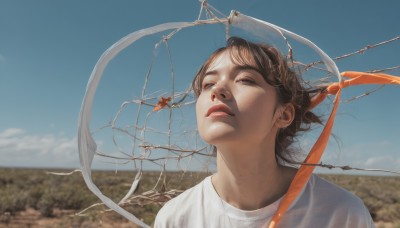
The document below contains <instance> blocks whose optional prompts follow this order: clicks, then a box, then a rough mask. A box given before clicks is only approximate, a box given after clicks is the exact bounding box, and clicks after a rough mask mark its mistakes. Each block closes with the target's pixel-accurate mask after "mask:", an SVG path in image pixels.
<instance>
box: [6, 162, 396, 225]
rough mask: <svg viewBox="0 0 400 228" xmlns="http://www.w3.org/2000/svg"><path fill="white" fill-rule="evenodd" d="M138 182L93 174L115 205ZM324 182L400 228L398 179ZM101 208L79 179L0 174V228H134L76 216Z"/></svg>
mask: <svg viewBox="0 0 400 228" xmlns="http://www.w3.org/2000/svg"><path fill="white" fill-rule="evenodd" d="M52 171H54V170H52ZM205 175H207V174H204V173H186V174H184V175H183V174H182V173H180V172H179V173H169V174H168V177H169V178H168V179H167V186H168V187H169V188H175V189H186V188H188V187H190V186H192V185H193V184H195V183H198V182H199V181H200V180H202V179H203V178H204V176H205ZM134 176H135V174H134V173H133V172H118V174H115V173H114V172H106V171H94V173H93V179H94V181H95V183H96V184H97V185H98V186H99V188H100V189H101V190H102V191H103V193H104V194H106V195H108V196H109V197H110V198H112V199H113V200H115V201H119V200H120V199H121V198H122V197H123V196H124V194H125V193H126V192H127V191H128V190H129V188H130V183H131V181H132V180H133V178H134ZM157 176H158V173H155V172H154V173H152V172H148V173H146V174H144V177H143V178H142V182H141V184H140V186H139V189H138V192H142V191H147V190H149V189H151V187H152V186H154V183H155V181H156V179H157ZM321 176H322V177H323V178H325V179H328V180H330V181H332V182H335V183H337V184H338V185H340V186H342V187H344V188H346V189H348V190H350V191H351V192H353V193H354V194H356V195H358V196H359V197H360V198H361V199H362V200H363V201H364V203H365V204H366V205H367V207H368V209H369V211H370V213H371V215H372V217H373V219H374V221H376V222H380V224H392V226H391V227H400V178H399V177H377V176H348V175H321ZM98 202H99V200H98V199H97V198H96V197H95V196H94V195H93V194H92V193H91V192H90V191H89V190H88V189H87V187H86V185H85V183H84V181H83V178H82V177H81V175H80V173H75V174H73V175H70V176H56V175H49V174H46V172H45V171H44V170H38V169H9V168H2V169H0V227H116V226H118V227H132V224H131V223H129V222H127V221H126V220H125V219H124V218H122V217H121V216H119V215H118V214H116V213H114V212H106V211H105V210H106V208H105V207H103V206H98V207H95V208H92V209H90V210H88V213H87V214H86V216H74V214H75V213H76V212H79V211H81V210H83V209H85V208H87V207H89V206H90V205H92V204H95V203H98ZM160 207H161V205H159V204H156V203H151V204H143V205H135V206H128V207H127V209H128V210H129V211H131V212H132V213H134V214H135V215H137V216H138V217H140V218H142V219H143V220H144V221H145V222H146V223H148V224H151V223H152V222H153V221H154V218H155V215H156V213H157V211H158V210H159V209H160ZM378 227H384V226H383V225H378Z"/></svg>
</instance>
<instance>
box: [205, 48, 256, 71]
mask: <svg viewBox="0 0 400 228" xmlns="http://www.w3.org/2000/svg"><path fill="white" fill-rule="evenodd" d="M211 58H212V59H211V61H210V64H209V65H208V66H207V69H206V72H207V71H212V70H215V69H218V68H219V67H220V66H222V65H224V64H229V63H232V64H233V65H237V66H251V67H254V68H258V67H257V63H256V61H255V59H254V56H253V55H252V54H250V52H249V50H247V49H244V48H242V49H239V48H236V47H231V48H228V49H225V50H224V51H222V52H220V53H218V54H216V55H214V56H212V57H211Z"/></svg>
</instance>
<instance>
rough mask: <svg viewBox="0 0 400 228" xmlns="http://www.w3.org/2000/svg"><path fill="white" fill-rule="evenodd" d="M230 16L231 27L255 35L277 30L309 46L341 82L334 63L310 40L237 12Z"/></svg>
mask: <svg viewBox="0 0 400 228" xmlns="http://www.w3.org/2000/svg"><path fill="white" fill-rule="evenodd" d="M231 15H234V16H231V20H230V22H231V25H232V26H235V27H238V28H241V29H243V30H246V31H248V32H251V33H253V34H257V30H258V31H260V30H269V31H271V32H274V33H276V30H278V31H280V32H281V33H282V34H283V35H284V36H287V37H291V38H293V39H295V40H297V41H299V42H301V43H303V44H305V45H307V46H309V47H310V48H311V49H313V50H314V51H315V52H316V53H317V54H318V55H319V56H320V57H321V59H322V61H323V62H324V63H325V65H326V67H327V70H328V71H330V72H331V73H332V74H334V75H335V76H336V77H337V78H338V80H339V81H342V80H343V79H342V76H341V75H340V73H339V69H338V68H337V66H336V64H335V62H334V61H333V60H332V59H331V58H330V57H329V56H328V55H327V54H326V53H325V52H324V51H322V50H321V49H320V48H319V47H318V46H317V45H315V44H314V43H313V42H311V41H310V40H308V39H306V38H304V37H302V36H299V35H297V34H296V33H293V32H291V31H288V30H286V29H284V28H281V27H279V26H276V25H274V24H271V23H268V22H265V21H262V20H259V19H256V18H253V17H249V16H246V15H244V14H241V13H239V12H237V11H232V12H231ZM252 28H255V29H252Z"/></svg>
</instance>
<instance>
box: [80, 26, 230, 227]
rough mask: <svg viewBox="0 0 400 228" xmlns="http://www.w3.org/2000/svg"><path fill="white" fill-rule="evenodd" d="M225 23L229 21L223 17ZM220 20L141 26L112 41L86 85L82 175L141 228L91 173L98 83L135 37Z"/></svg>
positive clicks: (113, 205) (94, 144) (81, 132)
mask: <svg viewBox="0 0 400 228" xmlns="http://www.w3.org/2000/svg"><path fill="white" fill-rule="evenodd" d="M223 21H224V22H226V21H227V20H226V19H225V20H223ZM216 23H221V22H220V21H216V20H206V21H196V22H175V23H166V24H161V25H157V26H154V27H150V28H147V29H142V30H139V31H136V32H133V33H131V34H129V35H127V36H125V37H124V38H122V39H120V40H119V41H118V42H116V43H115V44H113V45H112V46H111V47H110V48H108V49H107V50H106V51H105V52H104V53H103V54H102V56H101V57H100V59H99V60H98V61H97V63H96V65H95V67H94V69H93V71H92V74H91V76H90V79H89V82H88V85H87V87H86V93H85V97H84V99H83V102H82V106H81V112H80V119H79V127H78V150H79V159H80V165H81V170H82V175H83V178H84V180H85V183H86V185H87V186H88V188H89V189H90V190H91V191H92V192H93V193H94V194H95V195H96V196H97V197H99V199H100V200H101V201H102V202H103V203H104V204H105V205H106V206H108V207H109V208H110V209H112V210H114V211H116V212H118V213H119V214H121V215H122V216H124V217H125V218H127V219H129V220H130V221H132V222H134V223H135V224H137V225H139V226H142V227H149V226H148V225H146V224H145V223H143V222H142V221H140V220H139V219H138V218H137V217H135V216H134V215H133V214H131V213H129V212H128V211H126V210H125V209H123V208H122V207H120V206H119V205H118V204H116V203H115V202H114V201H112V200H111V199H110V198H108V197H107V196H105V195H103V193H102V192H101V191H100V190H99V189H98V187H97V186H96V185H95V184H94V183H93V180H92V175H91V166H92V161H93V158H94V155H95V153H96V149H97V145H96V143H95V141H94V139H93V137H92V135H91V132H90V128H89V125H90V120H91V117H92V107H93V99H94V95H95V93H96V89H97V86H98V84H99V82H100V79H101V76H102V74H103V72H104V70H105V68H106V66H107V64H108V63H109V62H110V60H111V59H113V58H114V57H115V56H116V55H117V54H118V53H119V52H121V51H122V50H124V49H125V48H126V47H128V46H129V45H131V44H132V43H134V42H135V41H136V40H138V39H140V38H142V37H144V36H148V35H151V34H155V33H159V32H163V31H166V30H171V29H181V28H186V27H192V26H196V25H201V24H216Z"/></svg>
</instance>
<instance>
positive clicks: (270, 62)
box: [192, 37, 322, 164]
mask: <svg viewBox="0 0 400 228" xmlns="http://www.w3.org/2000/svg"><path fill="white" fill-rule="evenodd" d="M227 50H229V51H230V57H231V59H232V62H233V63H235V64H238V65H240V66H253V65H254V64H255V65H256V66H255V67H256V68H257V70H258V72H259V73H260V74H261V75H262V76H263V77H264V79H265V81H266V82H267V83H268V84H270V85H272V86H274V87H275V88H276V91H277V97H278V102H279V103H280V104H288V103H290V104H292V105H293V106H294V109H295V117H294V120H293V121H292V123H291V124H290V125H289V126H288V127H286V128H282V129H280V130H279V131H278V133H277V136H276V141H275V157H276V159H277V161H278V162H282V161H283V162H286V163H290V164H298V163H299V162H298V161H296V160H295V159H294V157H295V156H294V154H293V151H291V150H290V149H289V146H290V145H291V144H292V143H293V142H294V138H295V137H296V136H297V134H298V133H299V132H302V131H307V130H309V129H310V127H311V124H313V123H319V124H321V123H322V122H321V119H320V117H318V116H317V115H315V114H314V113H313V112H311V111H309V110H308V107H309V106H310V103H311V96H310V93H312V92H313V91H314V92H315V90H311V89H306V88H304V86H303V85H304V83H303V80H302V79H301V77H300V76H299V75H297V74H296V73H295V72H294V71H293V70H291V69H290V67H289V66H288V63H287V61H288V60H287V59H286V58H285V57H283V56H282V55H281V53H280V52H279V51H278V50H277V49H276V48H274V47H272V46H269V45H267V44H258V43H253V42H250V41H247V40H245V39H242V38H238V37H231V38H229V39H228V40H227V44H226V46H225V47H222V48H219V49H217V50H216V51H215V52H214V53H212V54H211V55H210V57H209V58H208V59H207V60H206V61H205V63H204V64H203V65H202V66H201V68H200V70H199V71H198V72H197V74H196V76H195V78H194V79H193V82H192V87H193V90H194V92H195V94H196V96H199V94H200V93H201V83H202V81H203V78H204V76H205V73H206V71H207V70H208V68H209V66H210V64H211V63H212V62H213V61H214V60H215V59H216V58H217V57H218V56H219V55H220V54H221V53H223V52H224V51H227ZM248 56H251V57H252V58H250V59H249V58H248Z"/></svg>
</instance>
